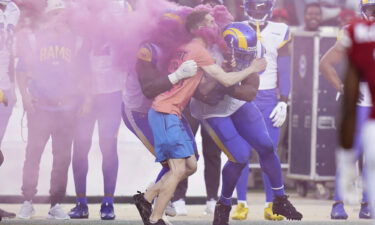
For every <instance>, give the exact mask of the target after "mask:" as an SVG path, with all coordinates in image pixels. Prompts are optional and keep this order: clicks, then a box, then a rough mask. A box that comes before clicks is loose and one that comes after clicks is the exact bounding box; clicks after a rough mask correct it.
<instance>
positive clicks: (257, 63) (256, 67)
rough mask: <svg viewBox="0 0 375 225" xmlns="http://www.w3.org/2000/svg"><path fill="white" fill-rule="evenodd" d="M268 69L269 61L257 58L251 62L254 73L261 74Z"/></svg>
mask: <svg viewBox="0 0 375 225" xmlns="http://www.w3.org/2000/svg"><path fill="white" fill-rule="evenodd" d="M266 67H267V61H266V60H265V59H264V58H256V59H254V60H253V61H252V62H251V65H250V68H252V69H253V73H259V72H262V71H263V70H265V69H266Z"/></svg>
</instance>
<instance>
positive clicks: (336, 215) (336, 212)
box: [331, 202, 348, 220]
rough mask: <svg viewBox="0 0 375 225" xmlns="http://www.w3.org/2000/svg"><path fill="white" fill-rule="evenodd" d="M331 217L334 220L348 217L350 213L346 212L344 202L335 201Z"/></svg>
mask: <svg viewBox="0 0 375 225" xmlns="http://www.w3.org/2000/svg"><path fill="white" fill-rule="evenodd" d="M331 219H333V220H346V219H348V214H347V213H346V212H345V209H344V203H342V202H335V203H334V204H333V205H332V210H331Z"/></svg>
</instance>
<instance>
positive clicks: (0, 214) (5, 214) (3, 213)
mask: <svg viewBox="0 0 375 225" xmlns="http://www.w3.org/2000/svg"><path fill="white" fill-rule="evenodd" d="M14 217H16V214H15V213H12V212H7V211H5V210H2V209H0V218H9V219H11V218H14Z"/></svg>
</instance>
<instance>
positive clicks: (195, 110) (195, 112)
mask: <svg viewBox="0 0 375 225" xmlns="http://www.w3.org/2000/svg"><path fill="white" fill-rule="evenodd" d="M210 52H211V55H212V57H213V58H214V59H215V60H216V64H218V65H220V64H221V63H222V62H223V60H224V58H223V56H222V55H221V53H220V52H219V50H218V49H217V46H215V47H214V48H213V49H211V51H210ZM245 103H246V102H245V101H241V100H238V99H235V98H232V97H230V96H228V95H225V96H224V99H223V100H221V101H220V102H219V103H218V104H217V105H215V106H210V105H208V104H205V103H203V102H201V101H199V100H197V99H195V98H192V99H191V102H190V111H191V115H192V116H193V117H194V118H196V119H198V120H203V119H208V118H212V117H228V116H230V115H232V114H233V113H235V112H236V111H237V110H238V109H239V108H241V106H243V105H244V104H245Z"/></svg>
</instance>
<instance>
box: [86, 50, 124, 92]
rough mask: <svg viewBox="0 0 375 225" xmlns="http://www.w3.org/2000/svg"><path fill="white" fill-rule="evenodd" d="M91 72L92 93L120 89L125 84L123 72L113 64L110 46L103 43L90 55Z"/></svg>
mask: <svg viewBox="0 0 375 225" xmlns="http://www.w3.org/2000/svg"><path fill="white" fill-rule="evenodd" d="M90 62H91V69H92V73H93V85H92V86H93V88H92V94H105V93H113V92H116V91H121V90H122V89H123V87H124V85H125V73H124V72H123V71H121V70H120V69H119V68H117V67H116V66H115V65H114V56H113V51H112V48H111V47H110V46H109V45H104V46H102V47H101V48H99V49H96V50H94V51H92V53H91V55H90Z"/></svg>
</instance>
